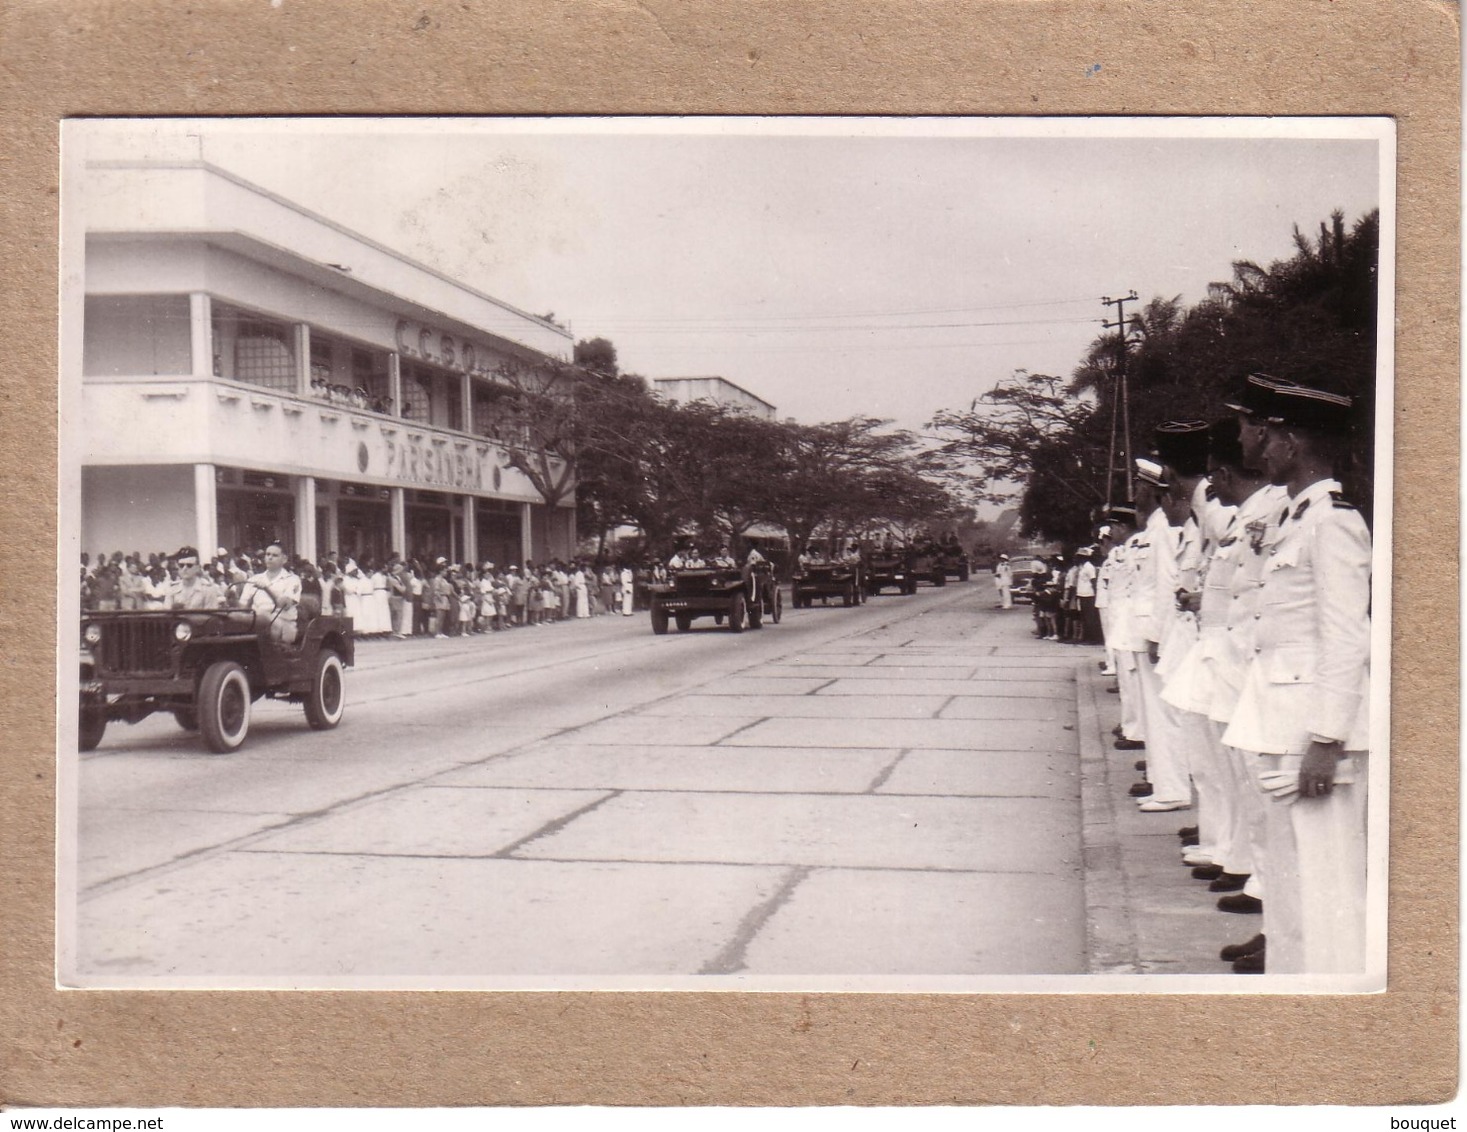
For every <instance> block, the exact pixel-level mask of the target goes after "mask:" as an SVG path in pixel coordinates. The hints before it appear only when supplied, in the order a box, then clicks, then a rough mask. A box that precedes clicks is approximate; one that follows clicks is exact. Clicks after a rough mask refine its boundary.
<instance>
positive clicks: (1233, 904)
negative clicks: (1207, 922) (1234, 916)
mask: <svg viewBox="0 0 1467 1132" xmlns="http://www.w3.org/2000/svg"><path fill="white" fill-rule="evenodd" d="M1217 910H1218V911H1219V912H1236V913H1238V914H1239V915H1241V916H1256V915H1258V914H1259V913H1260V912H1262V911H1263V901H1262V900H1259V899H1258V897H1256V896H1249V895H1248V894H1247V893H1246V892H1235V893H1233V894H1232V895H1231V896H1219V897H1218V898H1217Z"/></svg>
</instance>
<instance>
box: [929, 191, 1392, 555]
mask: <svg viewBox="0 0 1467 1132" xmlns="http://www.w3.org/2000/svg"><path fill="white" fill-rule="evenodd" d="M1379 227H1380V219H1379V214H1378V213H1376V212H1371V213H1369V214H1367V215H1366V216H1364V217H1361V218H1360V219H1359V220H1358V221H1356V223H1355V224H1354V225H1353V226H1351V227H1348V228H1347V226H1346V224H1345V221H1344V216H1343V214H1341V213H1339V212H1336V213H1335V214H1334V215H1332V216H1331V217H1330V219H1329V221H1328V222H1326V223H1322V224H1321V225H1320V226H1319V234H1318V236H1317V238H1311V237H1310V236H1306V235H1305V234H1304V233H1303V232H1302V231H1300V230H1299V229H1298V228H1296V229H1295V231H1294V246H1295V252H1294V255H1293V256H1291V257H1290V258H1288V259H1286V260H1281V261H1279V262H1277V263H1273V264H1270V265H1269V266H1267V267H1262V266H1260V265H1258V264H1256V263H1253V262H1250V261H1246V260H1240V261H1238V262H1236V263H1234V264H1233V265H1232V277H1231V279H1230V280H1229V281H1227V282H1222V283H1214V284H1212V285H1211V286H1210V287H1209V289H1208V295H1207V297H1206V298H1205V299H1203V300H1202V301H1201V302H1199V303H1197V304H1196V305H1194V306H1192V307H1190V308H1187V309H1184V308H1183V307H1182V305H1181V303H1180V300H1179V299H1178V298H1175V297H1173V298H1170V299H1166V298H1154V299H1152V300H1151V301H1150V302H1148V303H1147V304H1146V305H1145V306H1144V307H1142V308H1141V310H1140V311H1139V312H1138V313H1136V314H1134V315H1132V316H1131V317H1130V318H1129V319H1127V325H1126V327H1125V328H1124V332H1123V333H1115V334H1107V335H1102V336H1100V337H1099V338H1097V339H1096V340H1095V341H1094V342H1092V343H1091V345H1090V347H1089V349H1088V350H1087V351H1086V353H1085V355H1084V356H1083V357H1082V358H1081V360H1080V362H1079V364H1078V365H1077V366H1076V369H1075V371H1074V374H1073V375H1072V378H1071V380H1070V382H1069V383H1068V384H1067V385H1066V384H1062V383H1061V382H1060V381H1059V379H1057V378H1053V377H1048V376H1045V375H1029V374H1026V373H1024V372H1023V371H1020V372H1019V373H1018V374H1016V375H1015V376H1014V378H1012V379H1010V380H1009V381H1007V382H1003V383H1000V385H999V386H998V387H997V388H996V389H994V390H993V391H992V392H991V393H989V394H987V395H985V397H983V398H980V399H979V400H977V401H975V402H973V403H972V404H971V405H970V406H969V408H968V409H967V410H966V411H949V412H944V413H941V414H939V415H938V416H937V417H936V418H935V419H934V421H933V422H932V426H933V427H934V428H936V429H937V431H938V432H939V433H940V434H941V435H942V436H943V438H944V441H943V448H942V450H941V451H942V452H943V454H944V455H945V456H946V457H947V458H948V459H949V460H951V461H954V462H957V463H962V462H964V461H966V462H967V463H968V465H969V467H970V469H971V470H970V475H971V480H972V483H973V490H974V492H975V494H976V495H978V496H979V497H980V498H986V499H990V500H1001V499H1005V498H1009V497H1010V496H1011V494H1012V487H1011V485H1013V484H1018V485H1020V488H1021V490H1022V492H1023V498H1022V500H1021V503H1020V522H1021V526H1022V528H1023V530H1024V531H1025V533H1028V534H1034V535H1041V536H1044V537H1048V538H1054V539H1060V540H1063V541H1078V540H1080V539H1084V538H1086V537H1088V534H1089V530H1088V528H1089V516H1090V514H1091V513H1092V511H1093V509H1094V507H1095V506H1096V505H1097V504H1099V503H1103V502H1105V501H1106V500H1105V498H1104V496H1105V494H1106V480H1107V468H1108V467H1110V466H1111V465H1110V464H1109V457H1110V436H1111V424H1112V419H1113V412H1114V409H1115V405H1116V398H1117V395H1118V390H1119V380H1118V379H1119V377H1120V375H1121V373H1122V372H1123V371H1124V373H1125V376H1126V382H1127V386H1128V390H1129V406H1130V420H1131V436H1132V437H1133V438H1134V442H1135V449H1136V452H1137V454H1140V453H1144V452H1145V451H1146V450H1147V447H1148V442H1149V438H1150V436H1151V433H1152V430H1153V429H1154V428H1155V426H1156V425H1158V424H1160V423H1161V422H1162V421H1165V420H1169V419H1179V418H1201V419H1206V420H1213V419H1216V418H1217V417H1218V416H1221V415H1222V414H1224V413H1225V412H1227V409H1226V408H1225V402H1226V401H1227V400H1228V399H1229V397H1230V395H1231V394H1233V393H1234V392H1235V391H1236V389H1237V388H1238V386H1239V385H1240V384H1241V382H1242V380H1243V378H1244V377H1245V376H1246V375H1247V374H1249V373H1252V372H1260V371H1261V372H1264V373H1271V374H1274V375H1275V376H1278V377H1284V378H1289V379H1292V380H1296V381H1302V382H1305V383H1307V384H1311V385H1318V386H1321V387H1323V388H1327V389H1333V390H1336V391H1339V392H1344V393H1349V394H1351V395H1352V396H1354V397H1355V398H1356V403H1357V406H1358V407H1359V412H1358V414H1357V415H1358V427H1357V429H1356V431H1355V433H1354V435H1353V436H1352V437H1351V438H1350V440H1349V443H1348V444H1347V446H1346V447H1347V454H1346V459H1345V461H1344V467H1342V469H1341V473H1342V479H1344V481H1345V484H1346V490H1347V491H1348V492H1349V493H1350V494H1352V495H1353V496H1354V498H1355V499H1356V500H1357V502H1358V503H1359V504H1360V505H1361V506H1362V508H1364V509H1366V510H1367V513H1368V508H1369V504H1370V496H1371V489H1372V487H1373V455H1374V447H1373V443H1374V404H1375V363H1376V342H1375V320H1376V304H1377V276H1378V260H1379V236H1380V233H1379ZM1117 458H1119V454H1117ZM1117 494H1118V493H1117ZM1113 501H1114V500H1112V502H1113Z"/></svg>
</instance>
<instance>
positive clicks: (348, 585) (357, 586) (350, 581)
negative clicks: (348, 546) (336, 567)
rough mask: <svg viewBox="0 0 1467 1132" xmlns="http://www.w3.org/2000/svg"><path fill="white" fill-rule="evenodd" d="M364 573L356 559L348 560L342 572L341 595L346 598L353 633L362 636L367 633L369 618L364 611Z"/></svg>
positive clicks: (347, 612) (347, 613)
mask: <svg viewBox="0 0 1467 1132" xmlns="http://www.w3.org/2000/svg"><path fill="white" fill-rule="evenodd" d="M362 581H363V578H362V571H361V568H360V567H358V566H357V560H356V559H355V558H348V559H347V560H346V565H345V566H344V567H343V568H342V571H341V593H342V596H343V597H345V598H346V615H347V616H348V617H350V618H351V627H352V632H353V633H355V634H356V635H357V636H359V637H360V636H361V635H363V634H364V633H366V631H367V618H366V614H365V612H364V611H363V609H362Z"/></svg>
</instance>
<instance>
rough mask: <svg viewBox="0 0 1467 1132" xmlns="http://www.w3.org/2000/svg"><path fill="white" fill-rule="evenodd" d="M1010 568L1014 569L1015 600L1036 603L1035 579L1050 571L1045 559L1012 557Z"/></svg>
mask: <svg viewBox="0 0 1467 1132" xmlns="http://www.w3.org/2000/svg"><path fill="white" fill-rule="evenodd" d="M1009 570H1010V571H1012V573H1013V579H1014V585H1013V597H1014V601H1016V602H1019V603H1021V604H1024V605H1032V604H1034V581H1035V579H1036V578H1043V577H1044V576H1045V575H1046V574H1048V573H1049V567H1048V566H1047V565H1045V562H1044V559H1042V558H1012V559H1010V560H1009Z"/></svg>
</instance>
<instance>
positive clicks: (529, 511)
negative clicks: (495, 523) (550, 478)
mask: <svg viewBox="0 0 1467 1132" xmlns="http://www.w3.org/2000/svg"><path fill="white" fill-rule="evenodd" d="M534 506H535V505H534V504H533V503H521V504H520V565H521V566H523V565H524V564H525V563H526V562H530V561H532V560H533V559H534V557H535V512H534Z"/></svg>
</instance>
